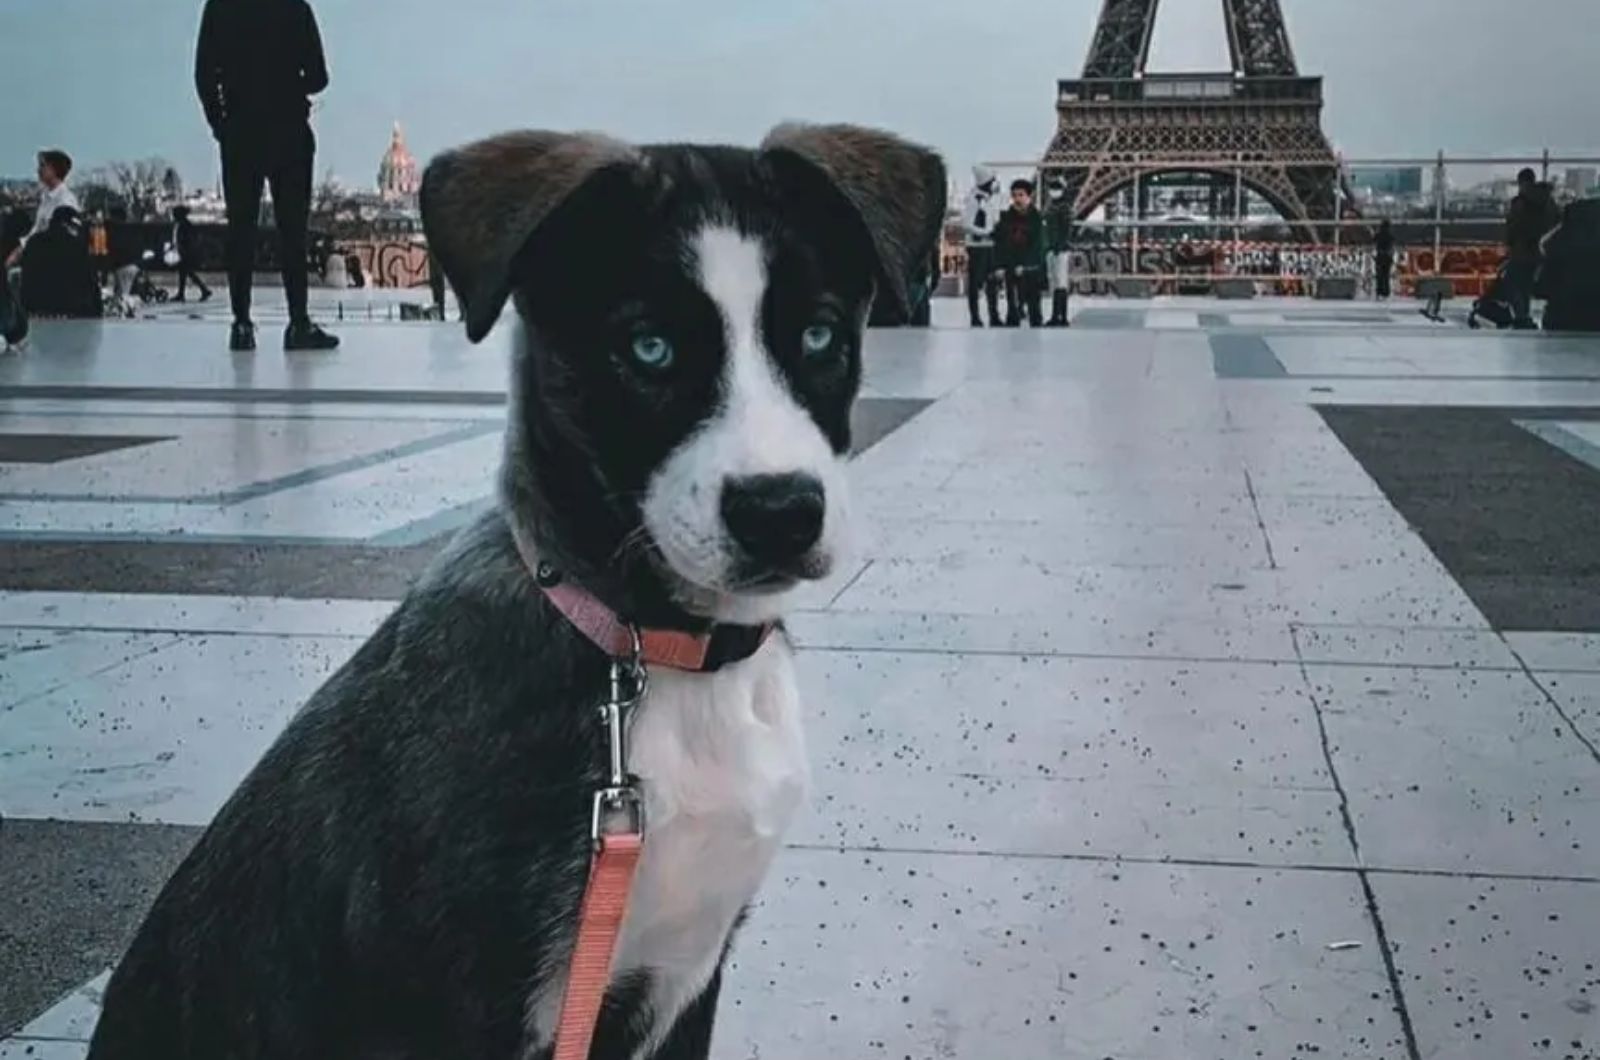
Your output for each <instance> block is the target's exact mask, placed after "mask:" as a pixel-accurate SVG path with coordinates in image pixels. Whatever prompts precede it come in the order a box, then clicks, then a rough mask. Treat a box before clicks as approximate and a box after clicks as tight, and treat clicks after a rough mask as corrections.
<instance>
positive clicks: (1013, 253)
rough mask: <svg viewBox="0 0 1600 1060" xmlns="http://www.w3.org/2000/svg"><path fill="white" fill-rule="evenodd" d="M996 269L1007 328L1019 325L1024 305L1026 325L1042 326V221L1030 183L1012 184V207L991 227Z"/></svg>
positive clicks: (1043, 253) (1043, 257) (1031, 183)
mask: <svg viewBox="0 0 1600 1060" xmlns="http://www.w3.org/2000/svg"><path fill="white" fill-rule="evenodd" d="M994 262H995V267H996V268H997V269H999V271H1000V272H1001V273H1003V274H1004V275H1005V281H1006V325H1007V326H1008V327H1013V328H1014V327H1019V326H1020V325H1021V324H1022V308H1023V305H1024V304H1026V306H1027V311H1028V323H1029V324H1030V325H1032V326H1033V327H1036V328H1037V327H1043V326H1044V313H1043V312H1042V309H1041V306H1040V304H1039V300H1040V297H1041V294H1042V292H1043V280H1044V264H1045V246H1044V218H1043V217H1042V216H1041V215H1040V214H1039V211H1038V210H1037V209H1035V208H1034V205H1033V182H1032V181H1027V180H1014V181H1012V182H1011V206H1010V207H1009V208H1007V209H1006V211H1005V212H1004V213H1002V214H1001V215H1000V221H999V223H998V224H996V225H995V228H994Z"/></svg>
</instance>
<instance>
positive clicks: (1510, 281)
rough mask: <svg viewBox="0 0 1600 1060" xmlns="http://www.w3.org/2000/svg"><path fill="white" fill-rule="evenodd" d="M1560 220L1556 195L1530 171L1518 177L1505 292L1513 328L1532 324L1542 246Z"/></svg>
mask: <svg viewBox="0 0 1600 1060" xmlns="http://www.w3.org/2000/svg"><path fill="white" fill-rule="evenodd" d="M1559 221H1560V213H1559V211H1558V209H1557V207H1556V201H1555V192H1554V190H1553V189H1552V188H1551V187H1550V185H1549V183H1547V182H1545V181H1541V180H1540V179H1539V177H1538V175H1537V174H1536V173H1534V171H1533V170H1531V169H1524V170H1523V171H1522V172H1521V173H1518V174H1517V195H1516V198H1514V199H1512V200H1511V205H1510V207H1509V208H1508V209H1507V211H1506V271H1505V283H1506V293H1507V294H1508V295H1509V297H1510V300H1511V310H1512V316H1513V323H1512V326H1513V327H1517V328H1523V329H1529V328H1535V327H1537V326H1538V325H1537V324H1535V323H1534V321H1533V281H1534V278H1535V277H1536V276H1537V275H1538V272H1539V243H1540V241H1541V240H1542V239H1544V237H1545V236H1546V235H1547V234H1548V233H1549V232H1550V230H1551V229H1552V228H1554V227H1555V226H1556V224H1557V223H1558V222H1559Z"/></svg>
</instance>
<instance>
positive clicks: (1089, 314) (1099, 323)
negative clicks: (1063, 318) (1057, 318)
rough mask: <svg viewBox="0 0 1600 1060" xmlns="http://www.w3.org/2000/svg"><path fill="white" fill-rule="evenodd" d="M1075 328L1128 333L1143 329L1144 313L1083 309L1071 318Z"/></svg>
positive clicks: (1138, 310)
mask: <svg viewBox="0 0 1600 1060" xmlns="http://www.w3.org/2000/svg"><path fill="white" fill-rule="evenodd" d="M1072 326H1073V327H1075V328H1108V329H1112V330H1117V331H1128V330H1132V329H1135V328H1142V327H1144V311H1143V310H1140V309H1085V310H1082V311H1081V312H1079V313H1078V315H1077V316H1075V317H1073V318H1072Z"/></svg>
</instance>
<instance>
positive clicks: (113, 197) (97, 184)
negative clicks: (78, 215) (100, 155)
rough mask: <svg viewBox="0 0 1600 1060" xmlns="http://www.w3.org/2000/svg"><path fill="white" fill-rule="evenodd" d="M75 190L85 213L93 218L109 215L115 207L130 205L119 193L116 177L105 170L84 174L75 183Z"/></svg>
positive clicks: (94, 170) (92, 170) (93, 170)
mask: <svg viewBox="0 0 1600 1060" xmlns="http://www.w3.org/2000/svg"><path fill="white" fill-rule="evenodd" d="M73 189H74V190H75V191H76V192H77V195H78V202H79V203H80V204H81V205H82V206H83V212H84V213H86V214H88V215H89V216H91V217H93V216H94V215H95V214H109V213H110V212H111V211H112V209H113V208H114V207H117V206H122V207H126V206H127V205H128V203H127V201H126V200H125V199H123V197H122V195H121V194H120V193H119V192H118V191H117V179H116V177H115V176H113V175H112V174H111V173H110V171H108V170H106V169H104V168H101V169H91V170H89V171H88V172H87V173H85V174H83V176H81V177H79V178H78V179H77V180H76V181H74V184H73Z"/></svg>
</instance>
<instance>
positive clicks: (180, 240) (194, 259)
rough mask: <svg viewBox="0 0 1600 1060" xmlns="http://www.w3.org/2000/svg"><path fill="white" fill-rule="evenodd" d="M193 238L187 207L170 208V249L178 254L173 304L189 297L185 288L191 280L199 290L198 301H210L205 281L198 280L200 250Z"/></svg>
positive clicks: (192, 225)
mask: <svg viewBox="0 0 1600 1060" xmlns="http://www.w3.org/2000/svg"><path fill="white" fill-rule="evenodd" d="M198 242H199V241H198V240H197V239H196V238H195V231H194V222H193V221H191V220H189V208H188V207H187V206H174V207H173V208H172V249H173V250H176V251H177V252H178V296H177V297H176V298H174V299H173V301H175V302H187V301H188V300H189V296H188V293H187V290H186V289H187V287H188V285H189V281H190V280H193V281H194V283H195V286H196V287H198V288H200V301H202V302H207V301H210V300H211V288H209V287H207V286H206V281H204V280H202V279H201V278H200V271H199V265H200V248H199V246H198V245H197V244H198Z"/></svg>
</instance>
